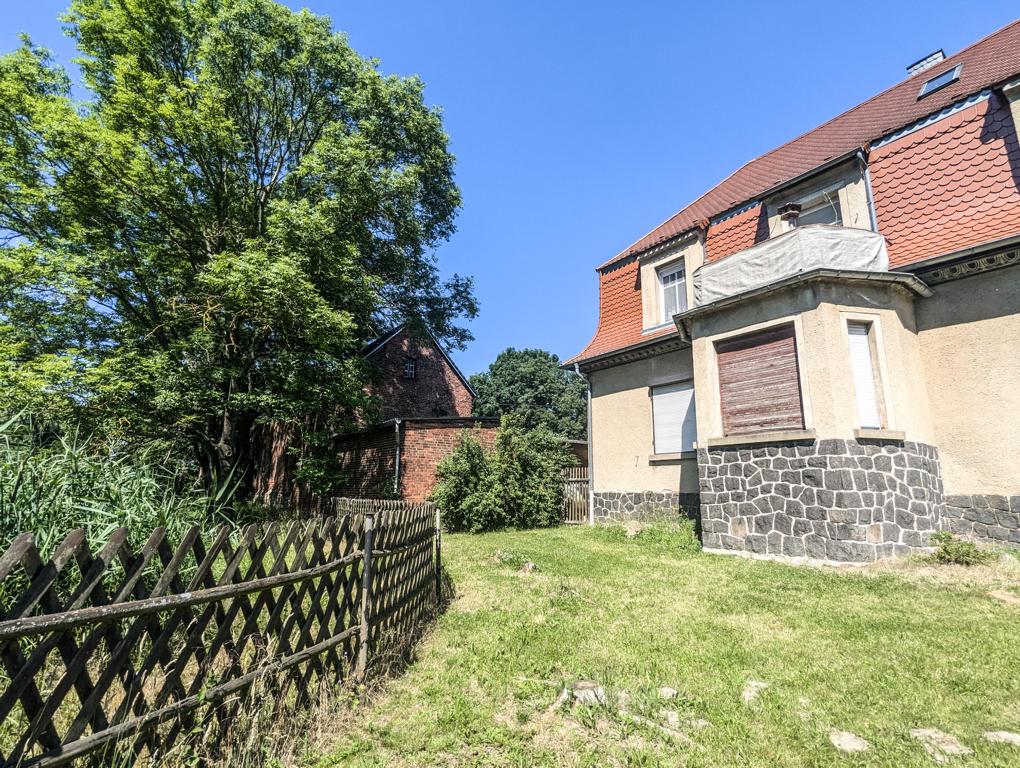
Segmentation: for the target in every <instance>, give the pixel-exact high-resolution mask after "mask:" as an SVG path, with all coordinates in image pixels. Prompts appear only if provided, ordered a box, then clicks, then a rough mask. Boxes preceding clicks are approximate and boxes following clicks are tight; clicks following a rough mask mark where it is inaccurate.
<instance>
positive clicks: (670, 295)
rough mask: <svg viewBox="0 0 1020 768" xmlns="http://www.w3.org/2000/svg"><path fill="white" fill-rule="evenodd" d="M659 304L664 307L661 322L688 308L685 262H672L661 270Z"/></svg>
mask: <svg viewBox="0 0 1020 768" xmlns="http://www.w3.org/2000/svg"><path fill="white" fill-rule="evenodd" d="M658 274H659V299H660V301H659V305H660V306H661V307H662V316H661V317H660V318H659V320H660V322H663V323H668V322H670V321H671V320H672V319H673V315H675V314H678V313H680V312H683V311H685V310H686V309H687V278H686V276H685V274H684V263H683V261H680V262H679V263H675V264H670V265H669V266H668V267H663V268H662V269H660V270H659V273H658Z"/></svg>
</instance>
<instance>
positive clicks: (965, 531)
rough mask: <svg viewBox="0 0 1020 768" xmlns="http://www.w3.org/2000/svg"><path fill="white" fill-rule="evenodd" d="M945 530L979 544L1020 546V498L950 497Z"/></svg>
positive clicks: (945, 507)
mask: <svg viewBox="0 0 1020 768" xmlns="http://www.w3.org/2000/svg"><path fill="white" fill-rule="evenodd" d="M942 527H943V528H944V529H946V530H948V531H952V532H953V533H955V534H956V535H957V536H963V537H965V538H968V539H974V540H976V541H983V542H988V543H991V544H1008V545H1020V496H990V495H989V496H982V495H977V496H972V495H967V496H958V495H949V496H946V503H945V505H944V506H943V508H942Z"/></svg>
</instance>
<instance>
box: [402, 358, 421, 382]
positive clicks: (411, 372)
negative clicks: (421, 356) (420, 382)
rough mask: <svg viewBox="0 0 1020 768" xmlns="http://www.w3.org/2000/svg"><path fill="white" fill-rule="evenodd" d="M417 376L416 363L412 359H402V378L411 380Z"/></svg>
mask: <svg viewBox="0 0 1020 768" xmlns="http://www.w3.org/2000/svg"><path fill="white" fill-rule="evenodd" d="M417 375H418V361H417V360H415V359H414V358H413V357H405V358H404V378H405V379H413V378H415V377H416V376H417Z"/></svg>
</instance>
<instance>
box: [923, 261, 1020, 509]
mask: <svg viewBox="0 0 1020 768" xmlns="http://www.w3.org/2000/svg"><path fill="white" fill-rule="evenodd" d="M1014 258H1015V259H1016V264H1015V265H1014V266H1009V267H1005V268H1001V269H996V270H994V271H988V272H984V273H981V274H976V275H973V276H970V277H964V278H963V279H958V280H952V281H950V282H945V283H941V284H936V285H934V286H933V291H934V294H935V295H934V296H933V297H932V298H931V299H926V300H924V301H922V302H920V303H919V304H918V308H917V322H918V338H919V342H920V350H921V356H922V360H923V362H924V371H925V380H926V382H927V386H928V390H929V399H930V401H931V403H932V409H931V413H932V421H933V427H934V433H935V440H936V442H937V443H938V445H939V446H940V449H941V454H942V471H943V475H944V481H945V487H946V494H947V497H951V498H950V499H949V500H950V501H951V502H952V503H951V504H950V506H953V507H955V508H958V509H966V508H968V507H974V508H980V507H982V506H984V505H982V504H981V503H980V502H977V503H976V504H975V503H974V502H973V501H971V502H968V501H967V500H966V499H963V498H961V497H971V498H973V497H987V496H997V497H1003V498H1005V501H1003V500H1001V499H995V500H993V503H994V504H995V505H996V506H999V507H1006V508H1007V509H1011V507H1010V502H1009V497H1020V253H1016V256H1015V257H1014ZM1018 501H1020V499H1018ZM1013 506H1017V505H1015V504H1014V505H1013ZM1001 511H1006V510H1001ZM1017 511H1020V510H1017Z"/></svg>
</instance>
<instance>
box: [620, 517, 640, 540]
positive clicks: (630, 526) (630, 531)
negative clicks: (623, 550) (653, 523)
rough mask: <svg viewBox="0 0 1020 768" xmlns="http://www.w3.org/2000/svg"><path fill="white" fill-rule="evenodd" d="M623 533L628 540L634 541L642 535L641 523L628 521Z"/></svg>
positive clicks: (624, 525)
mask: <svg viewBox="0 0 1020 768" xmlns="http://www.w3.org/2000/svg"><path fill="white" fill-rule="evenodd" d="M623 532H624V534H625V535H626V536H627V538H628V539H633V538H634V537H635V536H637V535H638V534H639V533H641V523H640V522H638V521H637V520H628V521H627V522H625V523H624V524H623Z"/></svg>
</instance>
